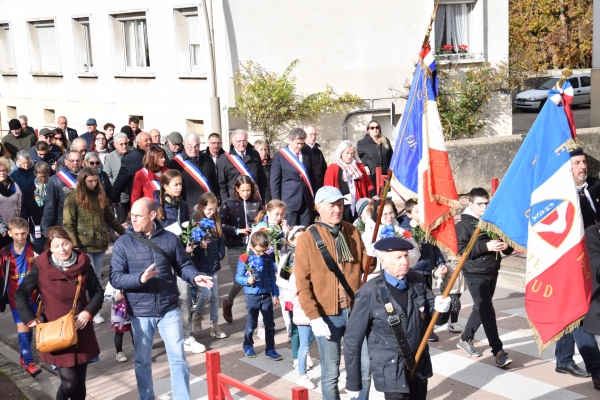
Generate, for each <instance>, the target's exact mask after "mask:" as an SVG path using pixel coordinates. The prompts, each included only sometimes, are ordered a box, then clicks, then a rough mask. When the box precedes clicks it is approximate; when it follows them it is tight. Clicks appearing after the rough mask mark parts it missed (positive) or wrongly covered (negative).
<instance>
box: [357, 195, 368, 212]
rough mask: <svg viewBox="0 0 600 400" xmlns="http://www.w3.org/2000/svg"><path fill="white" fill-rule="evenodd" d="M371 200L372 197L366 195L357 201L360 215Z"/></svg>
mask: <svg viewBox="0 0 600 400" xmlns="http://www.w3.org/2000/svg"><path fill="white" fill-rule="evenodd" d="M369 200H370V199H368V198H366V197H364V198H362V199H358V200H357V201H356V215H358V216H359V217H360V216H361V214H362V213H363V211H364V210H365V207H367V206H368V205H369Z"/></svg>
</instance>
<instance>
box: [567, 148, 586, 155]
mask: <svg viewBox="0 0 600 400" xmlns="http://www.w3.org/2000/svg"><path fill="white" fill-rule="evenodd" d="M569 155H570V156H571V157H575V156H584V155H585V154H584V153H583V149H582V148H581V147H577V148H576V149H573V150H571V151H569Z"/></svg>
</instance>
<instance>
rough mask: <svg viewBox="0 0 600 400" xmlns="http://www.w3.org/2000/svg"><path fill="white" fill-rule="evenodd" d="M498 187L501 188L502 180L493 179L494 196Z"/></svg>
mask: <svg viewBox="0 0 600 400" xmlns="http://www.w3.org/2000/svg"><path fill="white" fill-rule="evenodd" d="M498 186H500V179H498V178H492V196H493V195H494V194H495V193H496V190H498Z"/></svg>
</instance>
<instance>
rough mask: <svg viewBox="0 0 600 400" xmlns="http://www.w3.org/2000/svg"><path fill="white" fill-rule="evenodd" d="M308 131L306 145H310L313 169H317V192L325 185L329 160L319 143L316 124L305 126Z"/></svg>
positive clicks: (315, 188)
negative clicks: (326, 158)
mask: <svg viewBox="0 0 600 400" xmlns="http://www.w3.org/2000/svg"><path fill="white" fill-rule="evenodd" d="M304 132H306V141H305V142H304V147H308V148H309V149H310V150H311V152H312V162H313V169H314V170H315V187H314V188H313V190H314V191H315V193H316V192H317V190H319V189H321V188H322V187H323V181H324V180H325V171H327V161H326V160H325V156H324V155H323V152H322V151H321V149H320V147H321V145H320V144H319V143H317V137H318V136H319V134H318V133H317V128H315V126H314V125H306V126H305V127H304Z"/></svg>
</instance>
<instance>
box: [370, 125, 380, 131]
mask: <svg viewBox="0 0 600 400" xmlns="http://www.w3.org/2000/svg"><path fill="white" fill-rule="evenodd" d="M375 129H377V130H380V129H381V128H380V127H379V126H370V127H369V130H370V131H374V130H375Z"/></svg>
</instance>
